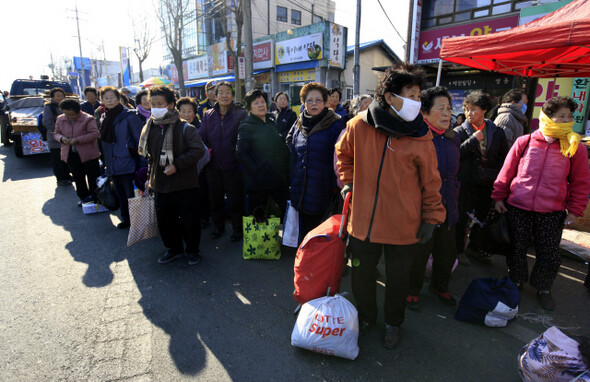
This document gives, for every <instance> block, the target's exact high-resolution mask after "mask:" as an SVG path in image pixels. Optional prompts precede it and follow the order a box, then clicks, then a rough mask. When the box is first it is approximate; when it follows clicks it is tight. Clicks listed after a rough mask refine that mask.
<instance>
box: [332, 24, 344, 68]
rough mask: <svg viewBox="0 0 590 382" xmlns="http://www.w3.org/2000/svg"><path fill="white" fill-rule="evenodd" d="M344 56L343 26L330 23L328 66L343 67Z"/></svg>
mask: <svg viewBox="0 0 590 382" xmlns="http://www.w3.org/2000/svg"><path fill="white" fill-rule="evenodd" d="M345 57H346V46H345V45H344V27H343V26H340V25H338V24H334V23H330V66H334V67H337V68H344V58H345Z"/></svg>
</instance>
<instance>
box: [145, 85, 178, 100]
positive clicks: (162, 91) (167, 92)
mask: <svg viewBox="0 0 590 382" xmlns="http://www.w3.org/2000/svg"><path fill="white" fill-rule="evenodd" d="M153 96H162V97H164V99H165V100H166V103H168V104H174V105H176V93H175V92H174V90H172V89H170V88H169V87H168V86H164V85H158V86H152V87H151V88H150V98H151V97H153Z"/></svg>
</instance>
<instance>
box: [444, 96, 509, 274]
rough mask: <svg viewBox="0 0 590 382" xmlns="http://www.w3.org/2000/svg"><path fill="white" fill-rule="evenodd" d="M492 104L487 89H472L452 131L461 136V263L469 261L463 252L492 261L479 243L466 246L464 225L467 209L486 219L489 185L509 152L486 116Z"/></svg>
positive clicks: (458, 244) (467, 263)
mask: <svg viewBox="0 0 590 382" xmlns="http://www.w3.org/2000/svg"><path fill="white" fill-rule="evenodd" d="M490 107H492V103H491V102H490V98H489V96H488V95H487V94H486V93H482V92H472V93H470V94H469V95H468V96H467V97H466V98H465V100H464V101H463V110H465V114H466V116H467V120H466V121H465V122H463V124H462V125H461V126H458V127H455V133H457V135H459V139H460V140H461V160H460V162H459V173H458V174H457V178H458V179H459V181H460V182H461V189H460V192H459V221H458V222H457V229H456V235H457V258H458V260H459V263H460V264H463V265H469V263H470V261H469V259H468V258H467V257H466V256H465V254H467V255H468V256H469V257H473V258H474V259H476V260H478V261H481V262H483V263H486V264H489V263H491V254H488V253H483V252H481V251H480V248H479V243H478V242H477V241H475V240H470V241H469V246H468V247H467V248H465V239H466V229H467V227H468V223H469V216H468V213H472V212H473V211H474V210H475V217H476V218H477V219H478V220H479V221H480V222H483V221H485V219H486V217H487V214H488V211H489V210H490V208H492V199H491V193H492V187H493V184H494V180H495V179H496V176H497V173H498V172H499V171H500V168H502V164H503V163H504V158H506V154H508V141H506V135H505V134H504V130H502V129H501V128H499V127H498V126H496V125H495V124H494V122H492V121H490V120H488V119H485V115H486V113H487V111H488V110H489V109H490Z"/></svg>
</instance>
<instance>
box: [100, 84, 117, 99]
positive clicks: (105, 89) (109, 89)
mask: <svg viewBox="0 0 590 382" xmlns="http://www.w3.org/2000/svg"><path fill="white" fill-rule="evenodd" d="M107 92H113V94H114V95H115V97H117V99H118V100H120V99H121V92H119V89H117V88H116V87H114V86H103V87H102V88H100V99H101V100H102V97H104V95H105V93H107Z"/></svg>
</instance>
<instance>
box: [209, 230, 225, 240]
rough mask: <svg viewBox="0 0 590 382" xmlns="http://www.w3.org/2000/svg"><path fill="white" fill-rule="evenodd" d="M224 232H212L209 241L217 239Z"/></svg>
mask: <svg viewBox="0 0 590 382" xmlns="http://www.w3.org/2000/svg"><path fill="white" fill-rule="evenodd" d="M223 232H224V230H222V229H217V228H216V229H214V230H213V232H211V234H210V235H209V237H210V238H211V239H219V238H220V237H221V235H223Z"/></svg>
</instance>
